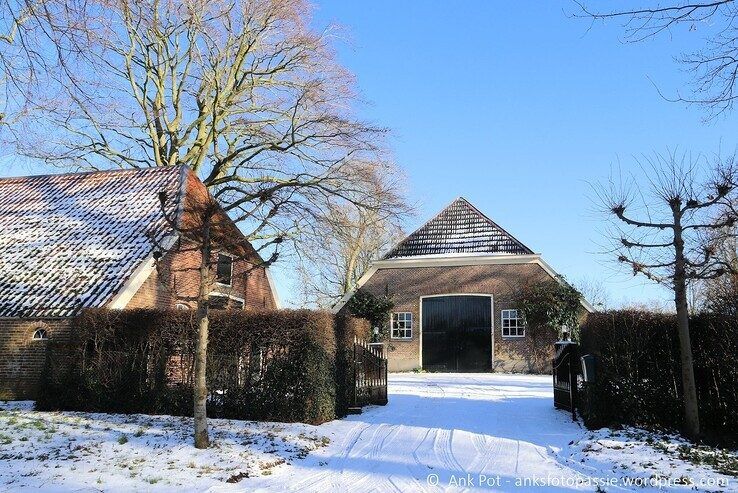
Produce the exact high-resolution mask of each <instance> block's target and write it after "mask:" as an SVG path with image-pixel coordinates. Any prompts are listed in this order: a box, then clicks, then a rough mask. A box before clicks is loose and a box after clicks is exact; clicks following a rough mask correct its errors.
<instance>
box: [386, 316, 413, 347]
mask: <svg viewBox="0 0 738 493" xmlns="http://www.w3.org/2000/svg"><path fill="white" fill-rule="evenodd" d="M395 315H397V319H395ZM400 315H402V316H403V317H402V318H403V319H402V320H400ZM395 322H397V323H398V324H399V323H400V322H402V323H404V324H406V325H405V326H404V327H396V326H395ZM408 323H409V326H407V324H408ZM396 330H397V331H398V333H400V331H404V332H405V333H406V335H403V336H400V335H398V336H395V331H396ZM412 338H413V312H392V313H390V339H395V340H401V341H409V340H411V339H412Z"/></svg>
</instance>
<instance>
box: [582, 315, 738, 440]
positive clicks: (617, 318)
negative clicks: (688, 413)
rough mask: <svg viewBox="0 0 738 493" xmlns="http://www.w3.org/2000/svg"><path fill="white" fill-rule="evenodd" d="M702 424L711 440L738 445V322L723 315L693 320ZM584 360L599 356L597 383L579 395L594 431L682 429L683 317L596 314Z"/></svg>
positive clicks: (585, 339)
mask: <svg viewBox="0 0 738 493" xmlns="http://www.w3.org/2000/svg"><path fill="white" fill-rule="evenodd" d="M690 334H691V338H692V352H693V355H694V364H695V379H696V381H697V393H698V398H699V406H700V408H699V410H700V418H701V421H702V429H703V430H704V432H705V436H706V438H708V439H711V440H713V441H722V442H725V443H728V442H733V443H734V442H735V441H736V440H738V419H737V418H736V409H738V356H737V355H738V321H737V320H735V319H734V318H728V317H723V316H717V315H708V314H705V315H698V316H695V317H692V318H691V320H690ZM581 346H582V347H581V352H582V354H588V353H589V354H594V355H595V356H596V357H597V381H596V382H595V383H594V384H585V385H584V386H583V388H582V389H581V393H580V407H581V409H580V412H581V414H582V416H583V418H584V420H585V424H586V425H587V426H588V427H590V428H596V427H601V426H613V425H619V424H634V425H643V426H658V427H663V428H669V429H677V430H679V429H681V428H682V425H683V419H684V414H683V409H682V387H681V363H680V358H679V340H678V335H677V332H676V318H675V316H673V315H668V314H657V313H650V312H642V311H611V312H602V313H594V314H591V315H589V317H588V318H587V320H586V322H585V323H584V325H583V326H582V331H581Z"/></svg>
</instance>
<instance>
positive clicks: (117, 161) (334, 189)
mask: <svg viewBox="0 0 738 493" xmlns="http://www.w3.org/2000/svg"><path fill="white" fill-rule="evenodd" d="M2 1H3V2H4V3H3V4H2V7H3V8H4V13H5V14H6V17H5V19H4V24H5V28H6V31H8V32H12V31H13V29H14V28H13V26H14V25H17V22H16V20H18V19H21V18H23V23H22V26H23V32H22V34H23V35H22V36H16V37H15V38H14V39H13V40H11V41H14V42H15V44H14V46H15V47H16V51H15V52H14V56H15V57H16V59H17V60H19V61H18V62H17V63H21V62H23V63H25V64H26V66H27V67H29V71H32V72H33V77H31V79H33V80H34V81H35V82H34V84H33V87H35V88H43V90H42V91H39V90H34V91H30V93H26V92H22V91H16V92H14V93H13V94H14V95H15V96H14V97H15V98H16V99H17V101H15V103H13V104H14V106H15V108H16V109H18V108H19V107H20V105H21V104H22V105H23V107H24V108H26V109H25V110H24V111H23V113H25V114H27V115H30V117H28V118H22V119H18V121H16V122H14V124H13V125H11V126H10V127H9V129H8V132H7V133H6V134H5V135H6V138H5V140H6V143H7V144H8V145H11V146H12V147H13V149H14V150H15V152H17V153H19V154H21V155H23V156H26V157H31V158H34V159H38V160H41V161H42V162H45V163H49V164H52V165H56V166H60V167H64V168H80V169H101V168H108V167H146V166H170V165H179V164H186V165H188V166H189V167H190V168H191V169H192V170H193V171H195V172H196V173H197V174H198V175H199V176H200V177H201V178H202V179H203V181H204V183H205V184H206V185H207V186H208V187H209V188H210V190H211V193H212V194H213V195H214V197H215V198H216V199H217V200H218V201H219V202H220V203H221V204H223V207H224V208H225V210H226V211H227V212H228V213H229V214H230V215H231V217H232V218H233V219H234V220H236V221H239V222H240V224H241V226H242V228H243V229H244V231H245V233H246V234H247V236H248V237H249V239H251V240H254V241H256V242H257V243H259V241H260V240H268V239H271V238H275V237H277V236H285V235H286V236H287V237H288V238H298V237H300V236H302V235H303V234H305V233H306V232H309V231H310V230H311V229H310V226H311V225H312V224H315V223H316V222H317V221H319V220H320V219H321V218H322V216H323V215H322V211H323V210H325V209H326V208H328V207H330V206H333V205H336V204H352V205H353V206H355V207H358V208H360V209H362V210H373V211H379V212H381V211H384V210H387V209H391V208H392V207H394V206H395V205H396V201H395V199H394V198H393V197H391V196H390V194H382V196H381V197H379V198H378V197H377V196H376V195H375V193H374V192H375V185H376V183H377V182H379V183H383V182H385V181H391V178H392V177H393V176H394V175H395V174H396V168H395V166H394V165H393V163H392V162H391V161H389V160H388V159H387V157H386V155H385V154H386V153H385V145H384V136H385V130H384V129H382V128H379V127H376V126H374V125H372V124H369V123H366V122H363V121H361V120H359V119H357V118H356V117H355V116H354V114H353V109H354V108H355V106H356V103H357V101H358V97H357V94H356V92H355V90H354V84H353V77H352V76H351V74H349V73H348V72H347V71H346V70H345V69H344V68H343V67H341V66H340V65H339V64H338V63H337V62H336V59H335V56H334V54H333V51H332V49H331V46H330V39H331V36H332V34H333V32H334V30H333V28H328V29H326V30H325V31H323V32H315V31H314V30H313V29H311V27H310V9H309V7H308V6H307V4H306V2H305V1H303V0H188V1H185V2H159V1H156V0H133V1H128V2H107V1H102V0H92V1H86V2H75V1H69V0H43V1H42V2H41V3H38V4H36V3H33V0H2ZM29 2H30V3H29ZM14 23H15V24H14ZM20 43H22V47H23V48H21V46H19V45H20ZM17 63H16V65H17Z"/></svg>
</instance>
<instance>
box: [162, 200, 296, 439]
mask: <svg viewBox="0 0 738 493" xmlns="http://www.w3.org/2000/svg"><path fill="white" fill-rule="evenodd" d="M167 200H168V197H167V196H166V193H165V192H161V193H160V194H159V201H160V203H161V210H162V214H163V215H164V217H165V219H166V220H167V223H168V224H169V226H170V228H172V230H173V231H174V232H175V233H176V234H177V236H178V243H179V245H180V246H179V251H180V252H187V251H190V252H196V253H197V254H198V256H199V258H200V262H199V265H198V266H197V267H196V270H197V273H198V279H199V283H198V292H197V295H196V296H194V297H193V298H191V297H188V296H182V294H181V293H177V294H178V296H177V298H178V299H179V300H183V301H194V302H196V304H197V309H196V312H195V322H196V326H197V332H196V335H197V340H196V345H195V371H194V386H193V390H194V395H193V416H194V426H195V430H194V436H195V447H197V448H207V447H208V446H209V445H210V438H209V436H208V424H207V398H208V385H207V380H206V375H207V351H208V337H209V327H210V324H209V312H210V296H211V293H212V291H213V286H214V283H215V281H216V265H217V252H218V251H226V252H228V254H229V255H230V256H231V258H232V260H233V261H234V262H237V261H241V260H244V261H246V262H248V263H249V264H250V266H251V267H250V268H249V270H253V269H257V268H264V267H267V266H268V265H270V264H271V263H273V262H274V261H275V260H276V259H277V256H278V252H276V251H275V252H274V253H273V254H272V256H271V257H270V258H269V259H268V260H266V261H261V260H260V259H259V256H258V255H256V252H255V250H254V248H253V247H252V246H251V244H250V243H249V242H248V241H247V240H246V239H245V238H244V237H243V236H242V235H241V234H240V232H239V231H238V230H237V229H236V226H235V224H234V223H233V222H231V220H230V219H229V218H228V216H227V214H226V213H225V211H224V210H223V208H222V207H221V206H220V204H219V203H218V202H217V201H216V200H215V199H214V198H212V197H211V196H210V195H209V194H207V193H202V194H189V195H188V198H187V200H186V203H185V204H183V207H182V211H181V213H180V215H179V217H174V216H172V215H169V214H167V212H166V210H167V207H166V202H167ZM175 209H179V207H178V208H175ZM272 243H274V244H279V243H281V240H280V239H279V238H275V239H274V240H272ZM163 251H164V248H162V246H161V245H155V254H154V258H155V259H157V269H159V268H160V267H161V260H162V253H163ZM185 269H187V267H183V268H180V272H181V271H182V270H185Z"/></svg>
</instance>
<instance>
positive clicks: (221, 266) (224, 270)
mask: <svg viewBox="0 0 738 493" xmlns="http://www.w3.org/2000/svg"><path fill="white" fill-rule="evenodd" d="M232 280H233V257H231V256H230V255H226V254H224V253H219V254H218V263H217V264H216V268H215V282H217V283H218V284H223V285H225V286H230V285H231V282H232Z"/></svg>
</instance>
